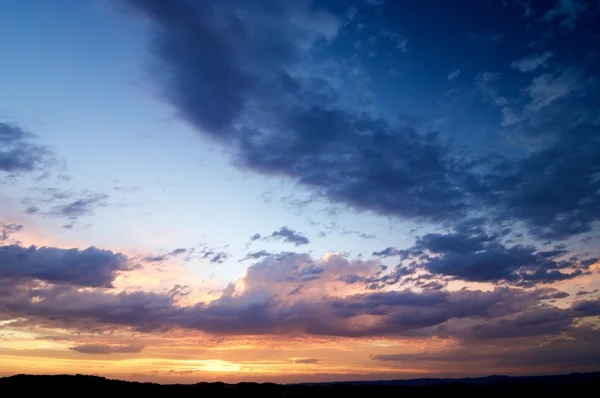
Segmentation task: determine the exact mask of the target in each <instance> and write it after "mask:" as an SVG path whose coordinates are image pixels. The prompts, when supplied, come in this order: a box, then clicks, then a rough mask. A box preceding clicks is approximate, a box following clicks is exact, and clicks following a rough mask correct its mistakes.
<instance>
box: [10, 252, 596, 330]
mask: <svg viewBox="0 0 600 398" xmlns="http://www.w3.org/2000/svg"><path fill="white" fill-rule="evenodd" d="M375 265H376V264H372V263H370V262H362V261H355V262H350V261H348V260H346V259H344V258H343V257H341V256H329V257H325V258H323V259H321V260H318V261H315V260H312V261H311V260H310V258H309V257H307V256H306V255H299V254H288V255H285V256H282V257H270V258H266V259H264V260H263V261H261V262H259V263H257V264H255V265H252V266H251V267H249V268H248V270H247V272H246V276H245V277H244V281H243V282H244V290H243V291H241V292H236V291H235V290H236V289H235V287H233V286H232V287H231V288H229V289H226V290H225V291H224V292H223V294H222V295H221V297H219V298H218V299H216V300H213V301H210V302H202V303H197V304H194V305H191V306H181V305H179V304H178V303H177V301H176V300H177V299H178V297H179V296H181V294H179V293H178V292H180V290H181V288H177V289H175V290H176V292H175V293H169V294H158V293H148V292H142V291H137V292H131V293H128V292H121V293H118V294H114V293H112V292H110V291H107V290H105V289H85V290H82V289H79V288H78V287H77V286H71V285H45V284H39V283H36V282H35V281H33V280H32V281H29V282H21V283H14V282H11V281H10V280H8V279H6V278H0V282H2V283H0V312H2V313H3V314H5V315H7V316H13V317H20V318H24V319H34V320H35V319H38V320H40V319H45V320H46V322H54V323H55V324H57V325H60V327H77V328H82V327H88V326H90V325H98V324H108V325H118V326H125V327H131V328H134V329H135V330H138V331H141V332H146V331H153V330H167V329H171V328H176V327H179V328H185V329H197V330H202V331H204V332H207V333H214V334H219V335H262V334H285V333H291V332H295V333H305V334H309V335H322V336H346V337H361V336H362V337H365V336H440V337H444V336H454V337H457V338H460V339H463V340H466V341H474V340H477V341H480V340H494V339H497V338H499V337H502V336H504V338H520V337H524V336H528V337H532V336H542V335H553V334H557V333H561V332H566V331H570V330H571V329H572V328H573V324H574V321H575V320H576V319H578V318H582V317H593V316H597V315H598V314H600V307H599V306H598V300H595V301H594V300H589V301H579V302H576V303H574V304H573V305H572V306H571V307H569V308H566V309H560V308H558V307H553V306H549V305H545V304H541V303H540V301H541V300H543V299H547V298H548V297H552V296H553V295H556V294H557V293H559V292H557V291H556V290H553V289H527V290H524V289H518V288H496V289H494V290H491V291H479V290H468V289H463V290H459V291H445V290H439V289H438V290H433V289H424V290H423V291H421V292H417V291H412V290H409V289H404V290H397V291H388V292H385V291H377V290H375V291H369V290H365V291H367V293H351V294H347V295H340V296H335V295H331V293H330V290H329V287H328V286H331V284H335V283H336V281H339V280H340V279H341V278H342V277H343V276H344V275H345V274H347V273H352V274H354V275H360V274H361V272H362V274H363V275H366V274H368V273H370V272H373V271H376V270H377V268H376V267H375ZM361 270H362V271H361ZM376 272H377V271H376ZM338 283H343V282H338ZM338 287H339V288H343V285H338ZM183 293H184V294H185V291H184V292H183ZM365 317H368V318H369V322H368V323H365V322H363V321H361V319H365ZM455 320H465V322H464V325H463V326H461V327H460V328H459V329H455V327H453V326H452V325H457V323H456V322H454V321H455Z"/></svg>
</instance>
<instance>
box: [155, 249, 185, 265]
mask: <svg viewBox="0 0 600 398" xmlns="http://www.w3.org/2000/svg"><path fill="white" fill-rule="evenodd" d="M189 252H191V250H188V249H186V248H178V249H175V250H172V251H170V252H168V253H165V254H159V255H156V256H146V257H144V261H145V262H147V263H158V262H161V261H165V260H168V259H169V258H171V257H177V256H181V255H184V254H187V253H189Z"/></svg>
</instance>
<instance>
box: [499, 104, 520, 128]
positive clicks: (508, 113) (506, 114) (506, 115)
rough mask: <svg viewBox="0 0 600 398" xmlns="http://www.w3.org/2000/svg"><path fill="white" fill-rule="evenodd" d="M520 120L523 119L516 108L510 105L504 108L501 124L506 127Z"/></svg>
mask: <svg viewBox="0 0 600 398" xmlns="http://www.w3.org/2000/svg"><path fill="white" fill-rule="evenodd" d="M519 121H521V117H520V116H519V114H518V113H517V112H516V111H515V110H514V109H512V108H508V107H506V108H502V121H501V122H500V125H502V126H504V127H507V126H514V125H515V124H518V123H519Z"/></svg>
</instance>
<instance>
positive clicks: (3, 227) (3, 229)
mask: <svg viewBox="0 0 600 398" xmlns="http://www.w3.org/2000/svg"><path fill="white" fill-rule="evenodd" d="M22 229H23V226H22V225H21V224H15V223H12V224H5V223H2V222H0V243H3V242H6V241H7V240H9V239H10V235H12V234H14V233H16V232H19V231H21V230H22Z"/></svg>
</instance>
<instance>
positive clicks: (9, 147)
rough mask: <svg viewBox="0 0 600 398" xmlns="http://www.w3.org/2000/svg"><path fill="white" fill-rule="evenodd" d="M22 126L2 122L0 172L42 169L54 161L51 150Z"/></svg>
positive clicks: (0, 128) (0, 123)
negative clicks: (38, 141)
mask: <svg viewBox="0 0 600 398" xmlns="http://www.w3.org/2000/svg"><path fill="white" fill-rule="evenodd" d="M34 139H35V136H34V135H33V134H31V133H29V132H26V131H25V130H23V129H21V128H20V127H18V126H16V125H13V124H9V123H5V122H0V172H2V171H3V172H6V173H10V174H18V173H23V172H32V171H35V170H42V169H44V168H46V167H47V166H49V165H50V164H51V162H52V159H51V153H50V151H49V150H48V149H47V148H45V147H43V146H41V145H39V144H36V143H35V142H34Z"/></svg>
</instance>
